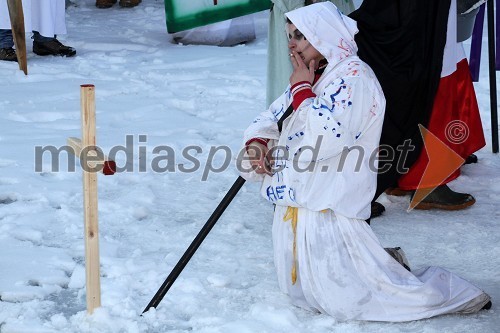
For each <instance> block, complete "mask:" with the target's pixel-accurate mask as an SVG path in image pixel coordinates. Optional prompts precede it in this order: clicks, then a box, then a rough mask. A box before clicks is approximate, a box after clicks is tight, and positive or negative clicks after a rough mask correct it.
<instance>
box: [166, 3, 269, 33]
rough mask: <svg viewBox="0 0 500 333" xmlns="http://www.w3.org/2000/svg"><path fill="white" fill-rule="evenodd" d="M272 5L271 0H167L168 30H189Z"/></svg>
mask: <svg viewBox="0 0 500 333" xmlns="http://www.w3.org/2000/svg"><path fill="white" fill-rule="evenodd" d="M270 7H271V1H270V0H165V13H166V17H167V31H168V32H169V33H174V32H178V31H183V30H188V29H192V28H196V27H199V26H202V25H207V24H210V23H215V22H221V21H225V20H229V19H231V18H234V17H238V16H243V15H247V14H252V13H256V12H260V11H262V10H266V9H269V8H270Z"/></svg>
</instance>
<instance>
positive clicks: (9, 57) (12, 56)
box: [0, 47, 17, 62]
mask: <svg viewBox="0 0 500 333" xmlns="http://www.w3.org/2000/svg"><path fill="white" fill-rule="evenodd" d="M0 60H4V61H15V62H17V55H16V50H14V49H13V48H12V47H6V48H4V49H0Z"/></svg>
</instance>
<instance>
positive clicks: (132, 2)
mask: <svg viewBox="0 0 500 333" xmlns="http://www.w3.org/2000/svg"><path fill="white" fill-rule="evenodd" d="M141 2H142V0H120V2H119V5H120V6H122V7H135V6H137V5H138V4H140V3H141Z"/></svg>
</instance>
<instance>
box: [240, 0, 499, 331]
mask: <svg viewBox="0 0 500 333" xmlns="http://www.w3.org/2000/svg"><path fill="white" fill-rule="evenodd" d="M286 16H287V18H288V20H289V23H288V24H287V25H286V29H287V34H288V36H289V39H290V42H289V44H288V46H289V49H290V51H291V53H290V56H291V61H292V65H293V67H294V71H293V73H292V75H291V77H290V86H289V87H288V89H287V90H286V91H285V93H284V94H283V95H282V96H281V97H279V98H278V99H277V100H276V101H274V102H273V103H272V104H271V106H270V107H269V109H268V110H267V111H266V112H264V113H262V114H261V115H260V116H258V117H257V118H256V119H255V120H254V122H253V123H252V124H251V125H250V127H249V128H248V129H247V130H246V132H245V138H244V139H245V145H246V152H247V156H246V158H244V159H242V160H241V161H240V163H241V165H240V167H241V168H242V170H247V171H248V172H242V175H243V176H244V177H245V178H246V179H248V180H258V181H262V190H261V192H262V195H263V196H264V197H265V198H266V199H267V200H269V201H270V202H272V203H273V204H275V205H276V209H275V213H274V222H273V245H274V261H275V265H276V269H277V274H278V281H279V286H280V288H281V289H282V290H283V292H285V293H287V294H288V295H290V297H291V299H292V301H293V303H294V304H296V305H298V306H301V307H303V308H306V309H311V310H318V311H320V312H323V313H328V314H330V315H331V316H333V317H334V318H335V319H337V320H372V321H394V322H396V321H410V320H417V319H422V318H429V317H433V316H437V315H441V314H446V313H473V312H476V311H478V310H480V309H482V308H489V307H490V306H491V302H490V297H489V296H488V295H487V294H486V293H484V292H483V291H482V290H480V289H479V288H477V287H475V286H474V285H472V284H471V283H469V282H467V281H465V280H463V279H462V278H460V277H458V276H456V275H454V274H453V273H450V272H448V271H447V270H445V269H442V268H439V267H429V268H426V269H423V270H419V271H416V272H410V271H408V270H407V269H405V268H404V267H403V266H402V265H401V264H400V263H399V262H397V261H396V260H395V259H394V258H393V257H392V256H391V255H389V254H388V253H387V252H386V251H385V250H384V248H383V247H382V246H381V244H380V242H379V241H378V239H377V237H376V236H375V234H374V233H373V232H372V230H371V228H370V226H369V225H368V224H367V223H366V222H365V220H366V219H367V218H368V217H369V216H370V203H371V201H372V198H373V195H374V193H375V188H376V179H377V174H376V170H374V169H376V168H375V167H374V166H373V163H374V162H373V160H371V159H370V157H371V156H372V155H373V153H374V152H376V151H377V149H378V144H379V139H380V133H381V131H382V122H383V118H384V109H385V98H384V95H383V92H382V90H381V87H380V85H379V83H378V81H377V79H376V77H375V75H374V73H373V71H372V70H371V68H370V67H369V66H368V65H367V64H365V63H364V62H362V61H361V60H360V59H359V58H358V57H357V55H356V52H357V46H356V43H355V41H354V35H355V34H356V33H357V31H358V30H357V25H356V22H355V21H353V20H352V19H350V18H348V17H346V16H344V15H342V14H341V13H340V12H339V11H338V10H337V8H336V7H335V6H334V5H333V4H331V3H329V2H325V3H318V4H314V5H311V6H306V7H303V8H300V9H296V10H294V11H291V12H288V13H287V14H286ZM290 105H292V107H293V112H292V113H291V115H290V116H289V117H288V118H286V120H284V121H283V123H282V131H281V133H280V130H279V128H278V120H279V119H280V118H282V116H283V114H284V113H285V110H287V109H288V108H289V106H290ZM310 147H314V149H310ZM272 151H274V152H273V153H271V152H272ZM268 153H269V154H268ZM271 155H272V157H270V156H271ZM370 163H371V165H372V167H370Z"/></svg>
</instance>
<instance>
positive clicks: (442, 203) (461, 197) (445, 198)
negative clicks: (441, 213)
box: [412, 185, 476, 210]
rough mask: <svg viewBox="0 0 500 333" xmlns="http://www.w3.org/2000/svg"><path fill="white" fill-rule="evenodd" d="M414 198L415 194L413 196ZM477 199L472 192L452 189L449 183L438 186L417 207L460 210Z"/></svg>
mask: <svg viewBox="0 0 500 333" xmlns="http://www.w3.org/2000/svg"><path fill="white" fill-rule="evenodd" d="M412 199H413V196H412ZM475 202H476V199H474V197H473V196H472V195H470V194H467V193H459V192H455V191H453V190H452V189H450V188H449V187H448V186H447V185H441V186H438V187H436V188H435V189H434V190H433V191H432V192H431V193H430V194H429V195H428V196H427V197H425V199H424V200H422V202H420V203H419V204H418V205H417V206H416V207H415V208H416V209H432V208H437V209H444V210H460V209H464V208H466V207H469V206H472V205H473V204H474V203H475Z"/></svg>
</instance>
